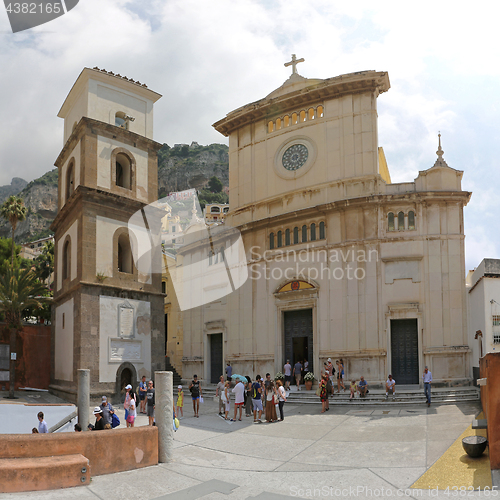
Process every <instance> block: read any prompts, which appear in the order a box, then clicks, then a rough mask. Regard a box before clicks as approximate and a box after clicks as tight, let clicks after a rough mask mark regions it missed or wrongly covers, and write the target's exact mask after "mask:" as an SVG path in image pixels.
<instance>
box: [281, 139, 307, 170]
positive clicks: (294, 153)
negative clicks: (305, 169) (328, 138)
mask: <svg viewBox="0 0 500 500" xmlns="http://www.w3.org/2000/svg"><path fill="white" fill-rule="evenodd" d="M308 156H309V151H308V149H307V146H304V144H294V145H293V146H290V147H289V148H288V149H287V150H286V151H285V152H284V153H283V158H282V159H281V162H282V163H283V166H284V167H285V168H286V169H287V170H298V169H299V168H300V167H302V165H304V163H305V162H306V161H307V158H308Z"/></svg>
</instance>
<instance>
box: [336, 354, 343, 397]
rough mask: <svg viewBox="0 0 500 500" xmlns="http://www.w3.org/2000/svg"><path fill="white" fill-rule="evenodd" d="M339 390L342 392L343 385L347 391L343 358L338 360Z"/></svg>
mask: <svg viewBox="0 0 500 500" xmlns="http://www.w3.org/2000/svg"><path fill="white" fill-rule="evenodd" d="M336 363H337V391H338V392H339V394H340V387H341V386H342V389H343V391H344V392H345V385H344V365H343V364H342V360H340V361H339V360H337V361H336Z"/></svg>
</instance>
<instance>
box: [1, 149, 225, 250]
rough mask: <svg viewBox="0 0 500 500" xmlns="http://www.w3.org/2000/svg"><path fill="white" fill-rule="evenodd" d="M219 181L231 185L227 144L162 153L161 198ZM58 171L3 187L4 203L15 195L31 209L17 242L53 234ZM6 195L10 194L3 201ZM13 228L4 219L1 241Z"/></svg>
mask: <svg viewBox="0 0 500 500" xmlns="http://www.w3.org/2000/svg"><path fill="white" fill-rule="evenodd" d="M214 175H215V176H216V177H218V178H219V179H220V180H221V181H222V184H223V185H224V186H225V187H227V186H228V184H229V157H228V147H227V146H226V145H224V144H210V145H209V146H200V145H199V144H198V143H196V142H193V143H191V145H189V146H188V145H187V144H178V145H175V146H174V147H172V148H171V147H170V146H168V145H167V144H164V145H163V147H162V148H161V149H160V151H159V152H158V196H159V197H160V198H161V197H163V196H165V195H167V194H168V193H170V192H172V191H183V190H185V189H189V188H196V189H201V188H202V187H204V186H205V185H206V184H207V183H208V180H209V179H210V177H212V176H214ZM57 183H58V171H57V169H54V170H51V171H49V172H47V173H45V174H44V175H42V176H41V177H39V178H38V179H35V180H33V181H31V182H30V183H28V184H27V183H26V181H23V180H22V179H19V178H14V179H13V180H12V183H11V185H10V186H1V187H0V200H1V202H3V201H4V200H5V198H7V197H8V196H10V195H12V194H15V195H18V196H20V197H21V198H22V199H23V200H24V204H25V205H26V207H27V208H28V216H27V218H26V220H25V221H22V222H20V223H19V224H18V226H17V229H16V242H17V243H22V242H26V241H33V240H36V239H38V238H42V237H44V236H47V235H49V234H51V232H50V229H49V227H50V224H51V223H52V221H53V220H54V218H55V216H56V214H57ZM3 193H8V194H6V195H5V197H4V198H3V199H2V198H1V197H2V195H3ZM10 234H11V227H10V224H9V223H8V222H7V221H5V220H4V219H0V237H7V238H8V237H10Z"/></svg>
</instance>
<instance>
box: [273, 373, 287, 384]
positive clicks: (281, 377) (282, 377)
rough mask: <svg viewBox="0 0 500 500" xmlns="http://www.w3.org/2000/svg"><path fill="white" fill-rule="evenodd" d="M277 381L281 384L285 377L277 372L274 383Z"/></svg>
mask: <svg viewBox="0 0 500 500" xmlns="http://www.w3.org/2000/svg"><path fill="white" fill-rule="evenodd" d="M277 380H281V382H283V381H284V380H285V376H284V375H283V374H282V373H281V372H278V373H277V374H276V375H275V376H274V381H275V382H276V381H277Z"/></svg>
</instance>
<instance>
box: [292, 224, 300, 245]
mask: <svg viewBox="0 0 500 500" xmlns="http://www.w3.org/2000/svg"><path fill="white" fill-rule="evenodd" d="M298 242H299V228H298V227H294V228H293V244H294V245H296V244H297V243H298Z"/></svg>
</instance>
